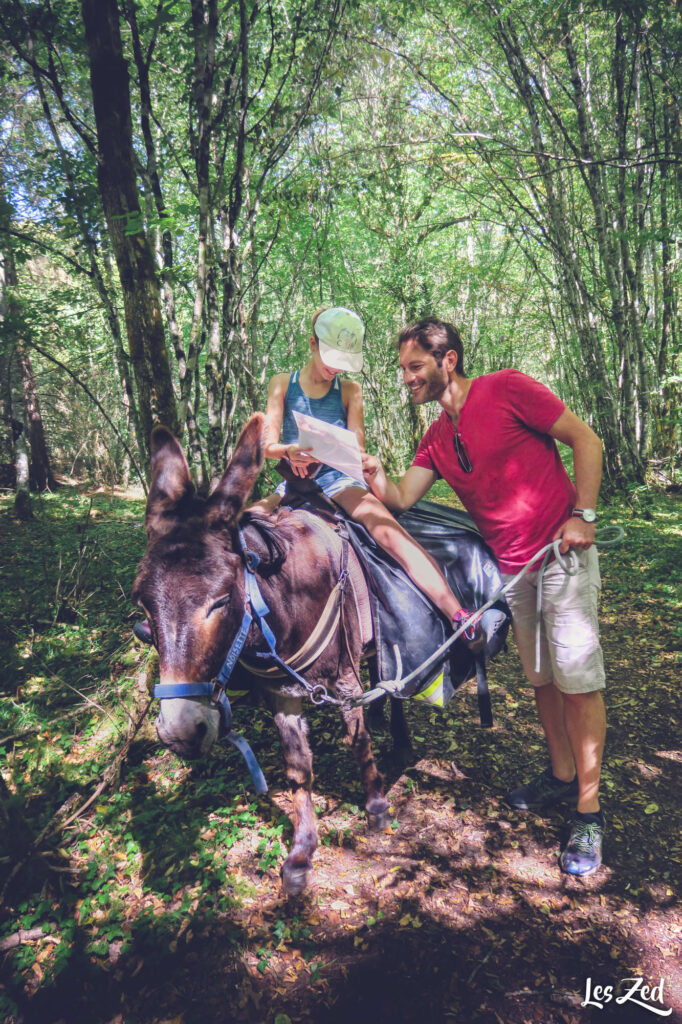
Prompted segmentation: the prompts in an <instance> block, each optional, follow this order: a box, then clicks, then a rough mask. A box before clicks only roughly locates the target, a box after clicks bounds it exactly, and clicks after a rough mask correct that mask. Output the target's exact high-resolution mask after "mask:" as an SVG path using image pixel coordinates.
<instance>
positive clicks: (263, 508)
mask: <svg viewBox="0 0 682 1024" xmlns="http://www.w3.org/2000/svg"><path fill="white" fill-rule="evenodd" d="M281 500H282V499H281V497H280V495H279V494H268V495H266V497H265V498H261V499H260V500H259V501H254V503H253V505H249V507H248V511H249V512H260V513H261V515H264V516H269V515H270V513H271V512H274V511H275V509H276V508H277V506H278V505H279V503H280V501H281Z"/></svg>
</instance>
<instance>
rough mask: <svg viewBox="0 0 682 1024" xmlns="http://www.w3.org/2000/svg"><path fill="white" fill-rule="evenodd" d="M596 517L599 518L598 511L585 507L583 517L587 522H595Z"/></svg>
mask: <svg viewBox="0 0 682 1024" xmlns="http://www.w3.org/2000/svg"><path fill="white" fill-rule="evenodd" d="M596 518H597V513H596V512H595V511H594V509H593V508H584V509H583V519H584V520H585V522H586V523H593V522H594V521H595V519H596Z"/></svg>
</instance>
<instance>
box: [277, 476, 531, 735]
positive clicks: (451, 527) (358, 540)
mask: <svg viewBox="0 0 682 1024" xmlns="http://www.w3.org/2000/svg"><path fill="white" fill-rule="evenodd" d="M277 468H278V470H279V471H280V472H281V475H282V476H284V477H285V479H286V480H287V490H286V493H285V495H284V498H283V500H282V504H283V505H287V506H289V507H290V508H303V509H305V510H306V511H308V512H313V513H316V514H317V515H320V516H321V517H322V518H324V519H326V520H328V521H329V520H330V518H332V519H333V520H335V521H336V522H337V523H341V524H343V529H344V530H345V532H346V533H347V535H348V539H349V541H350V544H351V546H352V547H353V550H354V551H355V553H356V555H357V557H358V560H359V562H360V565H361V566H362V569H363V572H364V575H365V579H366V583H367V587H368V591H369V594H370V604H371V610H372V621H373V629H374V639H375V646H376V656H375V657H373V658H371V659H370V661H369V669H370V679H371V682H372V685H373V686H374V687H375V686H379V687H381V685H382V684H384V683H390V687H389V686H387V687H386V689H387V692H390V694H391V696H394V697H399V698H402V699H406V698H409V697H413V698H415V699H417V700H422V701H426V702H427V703H430V704H435V705H437V706H439V707H444V706H445V705H446V704H447V703H448V701H449V700H450V699H451V698H452V697H453V696H454V694H455V692H456V691H457V690H458V689H459V688H460V687H461V686H462V684H463V683H465V682H466V681H467V680H469V679H472V678H473V677H474V676H476V678H477V684H478V702H479V713H480V716H481V724H482V725H485V726H490V725H492V713H491V709H490V697H489V694H488V684H487V672H486V665H487V663H488V662H489V661H490V659H491V658H494V657H495V656H496V655H497V654H499V652H500V651H501V650H502V649H503V648H504V647H505V642H506V637H507V633H508V631H509V624H510V622H511V614H510V612H509V608H508V607H507V604H506V602H505V601H504V600H503V599H498V600H497V601H496V602H495V603H494V604H493V605H492V606H491V607H490V608H489V609H488V610H487V611H485V612H484V613H483V616H482V618H481V629H482V631H483V634H484V637H485V642H484V645H483V649H482V650H481V651H480V652H479V653H478V654H473V653H472V651H470V650H469V648H468V647H467V646H466V644H465V643H464V642H463V640H462V639H459V640H457V641H456V642H455V644H454V645H453V646H451V647H450V648H449V649H448V650H447V651H446V652H445V654H444V655H443V657H442V659H441V660H440V661H439V662H438V663H437V664H436V665H435V666H434V665H431V667H430V668H428V669H425V670H424V672H423V673H419V672H417V671H416V670H417V669H419V667H420V666H421V665H422V664H423V663H424V662H425V661H426V659H427V658H429V657H430V656H431V655H432V654H433V653H434V651H436V650H437V649H438V648H439V647H440V646H441V645H442V644H443V643H444V642H445V641H446V640H447V639H448V638H449V637H450V636H452V626H451V624H450V623H449V622H448V621H447V619H446V618H445V617H444V616H443V615H441V613H440V612H439V611H438V609H437V608H436V607H435V606H434V605H433V604H432V603H431V601H430V600H429V599H428V598H427V597H426V595H425V594H423V593H422V592H421V590H419V588H418V587H416V586H415V584H414V583H413V582H412V580H411V579H410V578H409V576H407V574H406V573H405V572H404V571H403V569H402V568H401V567H400V566H399V565H398V564H397V563H396V562H395V561H394V560H393V559H392V558H391V556H390V555H388V554H387V553H386V552H385V551H384V550H383V548H381V547H380V546H379V545H378V544H377V543H376V542H375V541H374V540H373V538H372V537H371V535H370V534H369V533H368V531H367V530H366V529H365V528H364V527H363V526H362V525H361V524H360V523H357V522H355V521H354V520H353V519H351V518H349V517H348V516H347V515H346V514H345V512H343V510H342V509H341V508H340V507H339V506H337V505H335V504H334V503H333V501H330V499H328V498H326V497H325V495H324V494H322V492H321V491H320V489H319V488H318V487H317V486H316V485H315V483H314V481H313V480H309V479H300V478H294V477H293V474H291V471H290V470H289V467H288V465H285V466H283V467H282V468H281V469H280V467H279V466H278V467H277ZM287 470H288V472H287ZM397 518H398V521H399V522H400V524H401V525H402V526H403V527H404V528H405V529H406V530H407V532H408V533H409V534H410V535H411V536H412V537H414V539H415V540H417V541H418V542H419V543H420V544H421V545H422V547H423V548H424V549H425V550H426V551H428V552H429V554H431V555H432V556H433V557H434V558H435V559H436V560H437V561H438V563H439V565H440V566H441V569H442V571H443V574H444V575H445V577H446V579H447V581H448V583H449V584H450V587H451V588H452V591H453V593H454V594H455V595H456V596H457V598H458V600H459V601H460V603H461V605H462V606H463V607H464V608H467V609H468V610H469V611H475V610H476V609H477V608H481V607H482V606H483V605H484V604H486V603H487V602H488V601H490V600H491V598H492V597H494V595H495V594H496V593H497V592H498V591H499V590H500V588H501V587H502V577H501V575H500V571H499V569H498V566H497V563H496V561H495V558H494V555H493V554H492V552H491V551H490V549H489V548H488V547H487V545H486V544H485V543H484V541H483V538H482V537H481V535H480V533H479V531H478V530H477V528H476V527H475V525H474V523H473V521H472V519H471V518H470V516H469V515H467V513H466V512H461V511H458V510H456V509H451V508H448V507H447V506H444V505H438V504H436V503H435V502H431V501H419V502H417V503H416V505H414V506H413V507H412V508H411V509H409V510H408V511H406V512H403V513H402V514H401V515H399V516H398V517H397ZM415 673H416V674H415ZM408 676H411V677H412V678H411V679H410V681H409V682H406V683H405V684H404V685H401V681H402V680H403V679H406V678H407V677H408Z"/></svg>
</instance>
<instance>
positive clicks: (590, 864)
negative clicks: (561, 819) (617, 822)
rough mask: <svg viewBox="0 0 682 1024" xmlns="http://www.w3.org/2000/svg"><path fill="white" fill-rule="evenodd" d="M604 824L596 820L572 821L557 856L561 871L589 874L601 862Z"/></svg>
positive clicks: (571, 873)
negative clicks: (561, 851) (563, 845)
mask: <svg viewBox="0 0 682 1024" xmlns="http://www.w3.org/2000/svg"><path fill="white" fill-rule="evenodd" d="M603 838H604V826H603V824H600V823H599V822H598V821H590V822H585V821H577V820H576V821H574V822H572V823H571V832H570V835H569V837H568V842H567V843H566V848H565V850H564V851H563V853H562V854H561V856H560V857H559V865H560V866H561V869H562V871H566V872H567V873H568V874H569V875H589V874H591V873H592V872H593V871H596V870H597V868H598V867H599V865H600V864H601V845H602V839H603Z"/></svg>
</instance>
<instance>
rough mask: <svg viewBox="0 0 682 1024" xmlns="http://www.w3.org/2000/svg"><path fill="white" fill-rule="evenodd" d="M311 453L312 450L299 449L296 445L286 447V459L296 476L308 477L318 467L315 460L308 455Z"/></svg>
mask: <svg viewBox="0 0 682 1024" xmlns="http://www.w3.org/2000/svg"><path fill="white" fill-rule="evenodd" d="M311 451H312V448H301V447H300V445H297V444H288V445H287V447H286V458H287V461H288V462H289V465H290V466H291V468H292V469H293V471H294V473H295V474H296V476H303V477H305V476H310V474H311V473H313V472H314V471H315V470H316V469H317V467H318V466H319V465H320V463H319V462H318V461H317V459H314V458H313V457H312V455H309V454H308V452H311Z"/></svg>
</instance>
